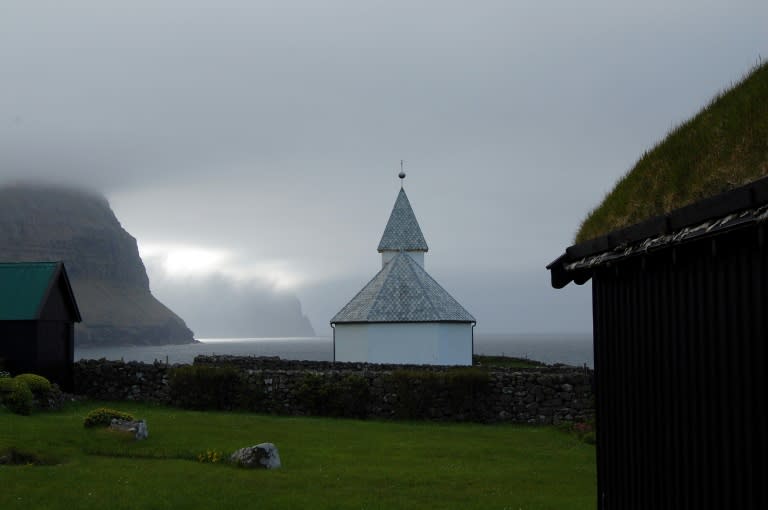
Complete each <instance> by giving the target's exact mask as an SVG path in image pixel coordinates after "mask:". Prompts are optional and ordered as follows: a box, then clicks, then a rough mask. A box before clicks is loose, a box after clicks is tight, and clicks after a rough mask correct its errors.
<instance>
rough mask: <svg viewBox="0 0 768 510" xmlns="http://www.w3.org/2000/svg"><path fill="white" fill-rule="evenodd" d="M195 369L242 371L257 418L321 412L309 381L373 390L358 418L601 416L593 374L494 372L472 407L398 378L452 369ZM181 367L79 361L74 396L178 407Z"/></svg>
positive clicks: (224, 362)
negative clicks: (409, 409)
mask: <svg viewBox="0 0 768 510" xmlns="http://www.w3.org/2000/svg"><path fill="white" fill-rule="evenodd" d="M195 364H203V365H209V366H230V367H235V368H236V369H237V370H238V371H239V372H240V374H241V376H242V377H243V379H244V381H245V387H246V388H247V389H246V391H248V392H252V393H253V394H254V395H256V394H258V395H259V398H256V399H251V402H254V403H253V404H251V410H252V411H255V412H264V413H275V414H289V415H310V414H318V412H317V410H318V402H317V399H318V398H321V399H322V398H327V397H328V396H327V395H325V396H323V394H322V393H320V394H317V393H316V394H310V393H308V392H307V387H308V384H307V383H308V381H310V382H312V381H314V382H318V381H320V382H327V383H329V385H328V386H326V388H346V386H344V384H346V383H347V382H348V381H350V380H354V381H355V382H356V384H357V387H361V386H362V387H363V389H364V390H365V392H366V397H365V399H364V403H363V404H360V409H358V410H357V412H356V413H355V415H356V416H360V417H366V418H377V419H389V418H398V417H403V416H402V414H400V412H401V411H402V409H403V403H404V402H406V401H407V402H416V401H418V404H419V405H418V406H417V407H418V413H419V414H418V415H417V416H408V417H410V418H420V419H431V420H446V421H479V422H485V423H493V422H513V423H537V424H558V423H561V422H577V421H586V420H588V419H590V418H592V417H593V416H594V398H593V392H592V371H591V370H589V369H586V368H577V367H567V366H547V367H539V368H529V369H517V368H490V369H488V377H487V379H483V381H482V383H481V384H480V386H478V387H476V388H474V389H473V391H472V393H471V394H468V395H465V397H466V398H465V401H462V402H457V401H456V399H455V398H453V397H454V395H451V394H449V391H448V390H445V391H443V392H442V393H441V391H437V393H430V394H429V396H428V397H429V398H428V399H427V400H426V401H424V399H422V400H419V398H421V397H422V396H423V393H424V390H423V389H422V388H420V386H419V385H420V384H423V381H422V380H420V378H419V377H415V380H414V384H408V385H406V386H405V387H407V388H408V389H407V390H404V385H403V384H402V378H401V380H400V383H399V384H398V383H397V378H395V377H393V374H396V373H398V372H399V373H400V375H401V376H402V375H403V374H430V373H431V374H442V373H448V372H449V371H451V370H452V369H451V368H448V367H434V366H403V365H373V364H364V363H330V362H309V361H286V360H280V359H278V358H257V357H233V356H198V357H197V358H195ZM175 366H179V365H170V366H168V365H165V364H164V363H158V362H155V363H152V364H148V363H138V362H127V363H124V362H121V361H105V360H98V361H96V360H81V361H79V362H77V363H75V370H74V378H75V391H76V393H79V394H82V395H86V396H89V397H92V398H97V399H104V400H142V401H150V402H161V403H169V404H173V402H171V397H170V395H171V393H170V391H169V373H170V370H172V369H173V368H174V367H175ZM406 382H407V381H406ZM308 395H309V396H308ZM310 397H312V398H310ZM319 404H320V405H322V402H320V403H319Z"/></svg>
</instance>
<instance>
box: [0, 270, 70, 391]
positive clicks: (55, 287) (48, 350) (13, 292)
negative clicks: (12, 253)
mask: <svg viewBox="0 0 768 510" xmlns="http://www.w3.org/2000/svg"><path fill="white" fill-rule="evenodd" d="M81 320H82V318H81V316H80V311H79V309H78V307H77V302H76V301H75V296H74V293H73V292H72V286H71V285H70V282H69V278H68V276H67V272H66V269H65V268H64V264H63V263H62V262H18V263H13V262H11V263H0V363H2V365H3V366H4V367H5V369H6V370H10V371H11V372H12V373H23V372H32V373H36V374H40V375H43V376H45V377H47V378H48V379H50V380H52V381H54V382H57V383H59V385H60V386H62V387H63V388H65V389H66V388H70V387H71V384H72V363H73V361H74V323H75V322H80V321H81Z"/></svg>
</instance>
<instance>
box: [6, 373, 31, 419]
mask: <svg viewBox="0 0 768 510" xmlns="http://www.w3.org/2000/svg"><path fill="white" fill-rule="evenodd" d="M4 380H5V379H4ZM11 381H12V382H11V383H10V384H11V386H10V388H11V391H4V392H3V396H2V398H3V405H4V406H5V407H6V408H8V410H9V411H11V412H13V413H16V414H21V415H24V416H28V415H30V414H32V402H33V400H34V395H33V394H32V390H30V389H29V386H27V384H26V383H25V382H24V381H19V380H16V379H11Z"/></svg>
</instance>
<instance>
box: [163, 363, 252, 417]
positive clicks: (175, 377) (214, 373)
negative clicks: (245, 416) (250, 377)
mask: <svg viewBox="0 0 768 510" xmlns="http://www.w3.org/2000/svg"><path fill="white" fill-rule="evenodd" d="M168 383H169V387H170V395H171V402H173V403H174V404H175V405H178V406H180V407H183V408H186V409H201V410H205V409H218V410H232V409H238V408H242V407H244V406H243V403H242V401H243V396H244V394H245V393H246V385H245V384H244V381H243V380H242V378H241V376H240V373H239V372H238V371H237V370H236V369H234V368H232V367H212V366H207V365H186V366H181V367H178V368H174V369H173V370H172V371H171V374H170V377H169V380H168Z"/></svg>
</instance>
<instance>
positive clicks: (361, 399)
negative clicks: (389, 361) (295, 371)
mask: <svg viewBox="0 0 768 510" xmlns="http://www.w3.org/2000/svg"><path fill="white" fill-rule="evenodd" d="M369 395H370V391H369V388H368V380H367V379H366V378H365V377H362V376H359V375H354V374H350V375H346V376H344V377H341V378H334V377H332V376H324V375H320V374H306V375H305V376H304V377H303V378H302V380H301V382H300V383H299V385H298V387H297V389H296V402H297V405H298V406H301V407H303V408H304V409H305V410H306V411H307V413H308V414H311V415H314V416H336V417H345V418H365V417H366V415H367V414H368V413H367V409H366V406H367V403H368V398H369Z"/></svg>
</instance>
